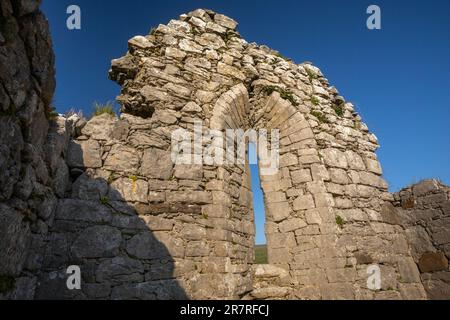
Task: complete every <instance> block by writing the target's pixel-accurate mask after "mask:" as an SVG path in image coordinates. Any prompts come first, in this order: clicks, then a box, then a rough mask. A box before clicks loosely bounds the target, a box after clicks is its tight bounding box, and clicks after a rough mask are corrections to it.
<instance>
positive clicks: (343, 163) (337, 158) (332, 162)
mask: <svg viewBox="0 0 450 320" xmlns="http://www.w3.org/2000/svg"><path fill="white" fill-rule="evenodd" d="M320 154H321V155H322V157H323V160H324V161H325V164H327V165H328V166H330V167H337V168H342V169H347V167H348V162H347V157H346V154H345V153H343V152H342V151H340V150H338V149H332V148H329V149H323V150H321V151H320Z"/></svg>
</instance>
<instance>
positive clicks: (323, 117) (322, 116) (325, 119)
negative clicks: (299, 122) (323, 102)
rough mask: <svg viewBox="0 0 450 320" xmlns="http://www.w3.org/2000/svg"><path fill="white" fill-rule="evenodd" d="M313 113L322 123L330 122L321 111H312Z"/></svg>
mask: <svg viewBox="0 0 450 320" xmlns="http://www.w3.org/2000/svg"><path fill="white" fill-rule="evenodd" d="M311 114H312V115H313V116H314V117H316V118H317V120H319V122H320V123H328V119H327V117H325V115H324V114H323V113H321V112H319V111H311Z"/></svg>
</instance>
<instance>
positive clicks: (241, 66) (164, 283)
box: [7, 9, 425, 299]
mask: <svg viewBox="0 0 450 320" xmlns="http://www.w3.org/2000/svg"><path fill="white" fill-rule="evenodd" d="M236 26H237V23H236V22H235V21H234V20H232V19H231V18H228V17H226V16H224V15H221V14H217V13H215V12H212V11H209V10H201V9H199V10H195V11H193V12H190V13H188V14H186V15H182V16H181V17H180V20H171V21H170V22H169V23H168V24H167V25H159V26H158V27H157V28H156V29H154V30H153V31H152V32H151V33H150V34H149V35H147V36H137V37H134V38H132V39H130V41H129V43H128V45H129V51H128V52H127V54H126V55H125V56H124V57H122V58H120V59H117V60H113V61H112V68H111V71H110V78H111V79H112V80H114V81H116V82H117V83H118V84H119V85H121V87H122V90H121V95H120V96H119V97H118V100H119V101H120V102H121V103H122V106H123V108H122V112H123V113H122V114H121V116H120V118H119V119H117V118H112V117H110V116H105V115H103V116H100V117H95V118H93V119H91V120H90V121H89V122H88V123H87V124H82V125H81V124H80V125H79V127H77V128H76V130H75V129H74V130H72V129H71V130H72V131H75V132H76V133H77V134H75V136H74V137H73V139H72V141H70V143H69V145H68V147H67V146H66V145H64V143H62V142H61V143H59V142H58V146H59V144H61V146H59V147H58V148H59V149H58V150H59V152H58V153H57V157H56V160H57V161H58V164H59V165H60V167H61V170H62V173H61V172H60V173H61V174H62V175H64V174H66V176H63V177H62V178H64V179H65V180H64V181H59V182H61V183H62V184H63V183H66V184H64V188H63V190H62V191H61V192H60V193H56V194H57V195H58V199H56V196H55V197H54V199H53V195H52V199H51V200H52V205H53V207H55V206H56V207H57V208H56V209H55V210H54V211H55V212H56V213H55V214H53V213H51V212H50V214H48V215H47V216H46V218H48V220H49V221H52V222H49V225H48V227H49V230H47V231H48V233H47V232H45V233H44V234H43V235H40V237H39V239H40V241H38V242H39V248H36V249H30V257H31V258H30V259H31V260H30V262H31V264H30V265H29V266H27V268H30V270H29V271H30V275H31V276H32V277H29V278H30V280H31V281H28V280H27V281H28V282H27V281H25V282H24V283H25V284H26V285H33V286H35V287H36V285H35V283H36V279H37V278H38V277H39V278H40V279H41V280H42V279H44V280H48V281H39V286H38V288H37V297H40V294H41V293H42V294H44V295H45V294H46V293H58V295H59V291H56V290H54V289H55V288H60V289H61V290H62V291H61V294H60V295H59V296H60V297H61V298H65V297H66V298H77V297H88V298H92V299H124V298H139V299H177V298H180V297H188V298H191V299H238V298H242V297H249V296H248V293H250V292H252V289H253V277H254V274H253V272H252V264H253V250H252V248H253V245H254V240H253V237H254V222H253V215H252V214H251V210H252V197H251V188H250V183H249V168H248V164H247V163H241V164H231V165H223V166H215V165H207V164H190V165H186V164H184V165H181V164H174V163H173V161H172V160H173V159H172V157H171V153H172V152H171V151H172V150H171V148H172V143H171V142H172V141H171V139H172V133H173V132H174V131H176V130H178V129H184V130H186V131H187V132H190V133H192V132H194V131H195V123H196V122H199V121H200V122H203V123H205V124H206V126H205V127H206V128H215V129H218V130H224V129H226V128H232V129H243V130H245V129H250V128H253V129H258V130H259V129H268V130H270V129H279V130H280V138H281V139H280V145H279V155H280V161H279V172H278V173H277V174H275V175H273V176H267V177H264V176H262V177H261V180H262V187H263V191H264V194H265V202H266V208H267V217H268V218H267V220H268V222H267V225H268V227H267V230H268V232H267V234H268V243H269V260H270V261H269V262H270V263H272V264H275V265H276V266H278V267H279V268H280V269H282V270H284V272H279V273H278V275H277V276H279V277H282V278H283V281H282V285H283V286H284V287H285V288H287V289H288V290H284V291H283V294H282V295H281V296H282V297H284V298H295V299H374V298H381V299H383V298H384V299H400V298H403V299H410V298H413V299H414V298H424V297H425V293H424V290H423V286H422V283H421V279H420V274H419V272H418V269H417V266H416V264H415V262H414V260H413V259H412V257H411V253H410V247H409V244H408V243H407V241H406V238H405V234H404V230H403V229H402V227H401V226H400V225H399V222H398V221H396V219H395V212H393V211H392V208H391V207H389V206H386V205H384V203H385V201H388V202H389V201H392V200H393V199H392V195H391V194H390V193H388V192H387V185H386V183H385V182H384V180H383V179H382V177H381V175H382V171H381V166H380V164H379V162H378V160H377V157H376V154H375V151H376V149H377V148H378V143H377V139H376V137H375V136H374V135H373V134H371V133H370V132H369V130H368V128H367V126H366V125H365V124H364V123H363V122H362V121H361V118H360V117H359V116H358V114H357V113H356V112H355V110H354V108H353V105H352V104H351V103H348V102H345V100H344V98H343V97H341V96H340V95H339V93H338V91H337V90H336V89H335V88H334V87H331V86H330V85H329V83H328V80H327V79H326V78H325V77H324V76H323V74H322V73H321V72H320V70H319V69H318V68H316V67H314V66H312V65H311V64H310V63H303V64H295V63H294V62H292V61H290V60H289V59H286V58H285V57H283V56H282V55H280V54H279V53H278V52H276V51H274V50H271V49H269V48H267V47H266V46H258V45H256V44H249V43H247V42H246V41H245V40H243V39H242V38H241V37H240V35H239V33H238V32H237V30H236ZM77 123H78V122H77ZM69 124H70V125H72V124H73V123H71V122H70V121H67V122H66V120H64V121H62V120H61V125H62V126H63V127H64V130H63V129H62V128H61V132H64V135H65V136H64V139H62V140H64V141H67V140H69V137H70V136H71V133H69V132H66V131H65V130H66V126H69ZM73 125H74V126H75V124H73ZM77 125H78V124H77ZM54 131H59V128H55V130H54ZM54 138H55V140H58V139H59V138H58V134H57V133H55V134H54ZM57 138H58V139H57ZM58 141H59V140H58ZM55 144H57V143H55ZM63 145H64V146H63ZM66 147H67V152H66ZM55 150H56V149H55ZM66 153H67V154H66ZM194 153H195V150H194ZM64 169H65V170H64ZM69 172H70V173H72V178H73V180H74V181H68V180H69V179H68V177H67V176H68V175H69ZM55 174H56V173H55ZM80 174H81V175H80ZM61 180H63V179H61ZM72 182H73V183H72ZM43 190H47V189H43ZM11 192H12V191H11ZM35 200H36V199H35ZM37 200H39V199H37ZM37 200H36V201H37ZM44 203H46V202H44ZM39 204H40V203H39ZM68 208H71V210H67V209H68ZM44 209H45V208H44ZM7 210H9V207H8V208H7ZM46 211H49V210H43V211H42V212H40V214H41V215H42V214H43V213H44V214H46ZM49 217H51V218H49ZM393 217H394V218H393ZM53 218H54V219H53ZM53 220H54V221H53ZM38 251H39V254H36V253H37V252H38ZM34 254H36V256H34ZM20 258H21V259H22V257H20ZM72 259H75V262H76V263H78V264H80V265H81V269H82V270H85V274H84V276H83V281H84V286H83V287H82V289H81V291H80V292H77V293H76V295H74V294H73V293H70V292H69V293H70V295H68V296H66V295H65V294H67V293H68V292H67V288H65V286H64V285H65V279H64V278H63V277H60V276H61V275H63V272H61V271H64V268H65V267H66V265H67V264H69V263H72V262H73V261H72ZM369 267H377V268H379V271H380V272H381V273H380V276H381V286H380V287H379V288H370V287H368V282H367V280H368V276H369V275H368V273H367V272H368V270H373V268H372V269H370V268H369ZM27 271H28V270H27ZM28 276H29V274H27V277H28ZM33 281H34V282H33ZM33 283H34V284H33ZM374 289H375V290H374ZM33 290H34V289H33ZM33 292H34V291H33ZM250 297H251V296H250ZM253 297H254V298H271V297H274V296H271V295H270V294H267V292H266V295H265V296H264V295H259V296H253Z"/></svg>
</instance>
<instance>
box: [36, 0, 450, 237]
mask: <svg viewBox="0 0 450 320" xmlns="http://www.w3.org/2000/svg"><path fill="white" fill-rule="evenodd" d="M71 4H77V5H79V6H80V7H81V10H82V30H79V31H69V30H68V29H67V28H66V19H67V14H66V8H67V7H68V6H69V5H71ZM371 4H376V5H378V6H379V7H380V8H381V16H382V29H381V30H368V29H367V28H366V19H367V17H368V15H367V14H366V9H367V7H368V6H369V5H371ZM200 7H203V8H210V9H212V10H214V11H217V12H220V13H223V14H225V15H228V16H230V17H232V18H234V19H235V20H237V21H238V22H239V26H238V30H239V32H240V33H241V35H242V36H243V37H244V38H245V39H246V40H247V41H249V42H257V43H259V44H266V45H268V46H270V47H271V48H274V49H276V50H279V51H280V52H281V53H282V54H283V55H285V56H288V57H290V58H292V59H293V60H294V61H296V62H298V63H300V62H303V61H312V62H313V63H314V64H315V65H317V66H318V67H319V68H320V69H321V70H322V72H323V73H324V74H325V76H326V77H327V78H328V79H329V81H330V83H331V84H332V85H334V86H336V87H337V89H338V90H339V91H340V93H341V94H342V95H343V96H344V97H345V98H346V99H347V100H348V101H351V102H353V104H354V105H355V106H356V109H357V111H358V112H359V113H360V114H361V116H362V118H363V120H364V122H366V123H367V124H368V126H369V128H370V130H371V131H372V132H374V133H375V134H376V135H377V137H378V138H379V141H380V145H381V149H380V150H379V152H378V156H379V159H380V161H381V164H382V166H383V169H384V177H385V179H386V180H387V181H388V183H389V185H390V189H391V190H392V191H396V190H398V189H400V188H402V187H403V186H406V185H408V184H410V183H412V182H416V181H418V180H420V179H422V178H428V177H437V178H440V179H441V180H442V181H443V182H445V183H447V184H450V165H449V164H450V147H449V142H450V141H449V140H450V125H449V120H450V18H449V16H450V1H447V0H441V1H439V0H435V1H430V0H429V1H402V0H396V1H379V0H373V1H364V0H360V1H356V0H346V1H336V0H317V1H310V0H309V1H299V0H295V1H283V0H278V1H267V0H266V1H264V0H259V1H250V0H249V1H242V0H241V1H236V0H226V1H194V0H192V1H188V0H178V1H169V0H165V1H145V0H140V1H138V0H127V1H120V0H110V1H106V0H98V1H92V0H71V1H66V0H44V1H43V5H42V9H43V10H44V12H45V13H46V15H47V17H48V19H49V21H50V27H51V32H52V36H53V42H54V48H55V53H56V67H57V91H56V96H55V106H56V108H57V110H58V111H59V112H64V111H65V110H67V109H69V108H71V107H74V108H78V109H83V110H84V111H85V113H86V114H89V113H90V108H91V105H92V103H93V102H94V101H99V102H105V101H108V100H114V99H115V97H116V96H117V95H118V94H119V90H120V88H119V86H118V85H117V84H115V83H113V82H112V81H110V80H108V78H107V74H108V69H109V66H110V61H111V59H113V58H118V57H121V56H123V54H124V53H125V52H126V50H127V40H128V39H129V38H131V37H132V36H134V35H145V34H147V33H148V32H149V30H150V29H151V28H152V27H154V26H157V25H158V24H159V23H163V24H165V23H167V22H168V21H169V20H170V19H173V18H177V17H178V16H179V15H180V14H182V13H185V12H188V11H191V10H193V9H196V8H200ZM253 176H254V179H253V180H254V181H253V184H254V185H259V182H258V180H257V178H256V177H255V176H256V175H255V174H254V175H253ZM255 200H256V204H255V208H256V215H257V229H258V230H257V233H258V239H257V242H263V241H264V238H263V231H262V225H263V219H262V216H263V212H262V211H261V210H263V209H262V205H261V203H262V200H261V195H260V193H259V194H257V195H256V196H255ZM258 203H259V205H258ZM258 208H259V209H258Z"/></svg>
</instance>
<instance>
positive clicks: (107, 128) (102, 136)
mask: <svg viewBox="0 0 450 320" xmlns="http://www.w3.org/2000/svg"><path fill="white" fill-rule="evenodd" d="M116 121H117V119H116V118H115V117H114V116H112V115H110V114H107V113H105V114H102V115H100V116H97V117H94V118H92V119H91V120H89V121H88V123H87V124H86V125H85V126H84V128H83V129H82V130H81V133H82V134H83V135H85V136H88V137H90V138H92V139H94V140H109V139H110V137H111V133H112V131H113V128H114V124H115V123H116Z"/></svg>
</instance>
